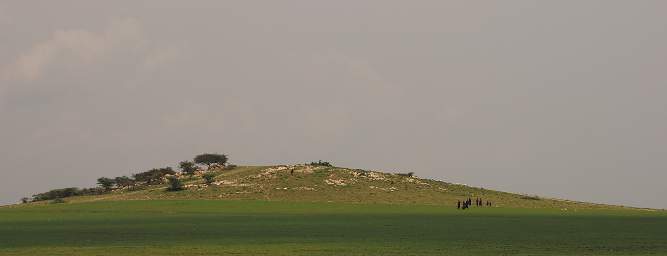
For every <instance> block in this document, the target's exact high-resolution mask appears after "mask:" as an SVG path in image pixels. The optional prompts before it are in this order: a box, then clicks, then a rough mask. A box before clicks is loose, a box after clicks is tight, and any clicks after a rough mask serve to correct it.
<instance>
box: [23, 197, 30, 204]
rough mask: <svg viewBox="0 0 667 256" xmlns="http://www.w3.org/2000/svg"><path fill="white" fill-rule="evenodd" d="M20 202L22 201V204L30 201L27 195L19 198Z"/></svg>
mask: <svg viewBox="0 0 667 256" xmlns="http://www.w3.org/2000/svg"><path fill="white" fill-rule="evenodd" d="M21 203H24V204H27V203H30V198H27V197H24V198H21Z"/></svg>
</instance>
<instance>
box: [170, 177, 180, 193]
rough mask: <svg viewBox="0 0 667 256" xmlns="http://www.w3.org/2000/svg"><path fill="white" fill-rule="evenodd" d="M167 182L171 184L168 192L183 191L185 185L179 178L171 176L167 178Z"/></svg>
mask: <svg viewBox="0 0 667 256" xmlns="http://www.w3.org/2000/svg"><path fill="white" fill-rule="evenodd" d="M167 181H168V182H169V188H167V190H169V191H179V190H183V183H182V182H181V180H180V179H179V178H178V177H176V176H169V177H167Z"/></svg>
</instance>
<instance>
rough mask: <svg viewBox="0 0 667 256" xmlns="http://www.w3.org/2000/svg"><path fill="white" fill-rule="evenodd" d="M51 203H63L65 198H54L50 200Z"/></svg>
mask: <svg viewBox="0 0 667 256" xmlns="http://www.w3.org/2000/svg"><path fill="white" fill-rule="evenodd" d="M51 203H52V204H64V203H65V200H64V199H62V198H56V199H53V201H51Z"/></svg>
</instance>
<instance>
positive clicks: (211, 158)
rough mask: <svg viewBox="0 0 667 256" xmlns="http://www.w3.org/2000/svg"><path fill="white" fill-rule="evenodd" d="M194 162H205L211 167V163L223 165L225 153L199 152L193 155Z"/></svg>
mask: <svg viewBox="0 0 667 256" xmlns="http://www.w3.org/2000/svg"><path fill="white" fill-rule="evenodd" d="M194 160H195V163H197V164H205V165H207V166H208V168H211V165H212V164H219V165H223V166H224V165H225V164H226V163H227V155H223V154H201V155H198V156H196V157H195V159H194Z"/></svg>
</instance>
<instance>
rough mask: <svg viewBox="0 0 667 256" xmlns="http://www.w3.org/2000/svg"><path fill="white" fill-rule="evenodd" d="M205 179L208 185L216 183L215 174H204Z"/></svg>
mask: <svg viewBox="0 0 667 256" xmlns="http://www.w3.org/2000/svg"><path fill="white" fill-rule="evenodd" d="M203 178H204V181H205V182H206V184H211V183H213V181H215V174H213V173H210V172H208V173H204V176H203Z"/></svg>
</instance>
